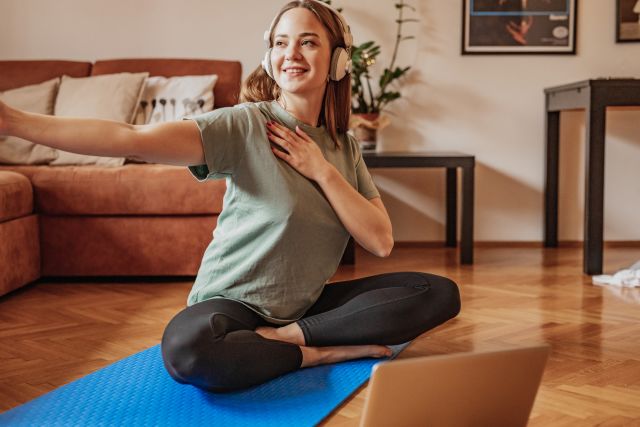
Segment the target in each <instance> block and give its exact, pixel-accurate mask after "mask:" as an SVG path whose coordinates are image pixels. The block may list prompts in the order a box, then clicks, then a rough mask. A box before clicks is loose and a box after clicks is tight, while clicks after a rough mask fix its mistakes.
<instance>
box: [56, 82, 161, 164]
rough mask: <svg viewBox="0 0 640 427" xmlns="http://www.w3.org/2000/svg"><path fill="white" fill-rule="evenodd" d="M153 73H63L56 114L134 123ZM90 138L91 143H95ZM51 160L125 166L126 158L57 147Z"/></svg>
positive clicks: (57, 162)
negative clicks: (99, 74)
mask: <svg viewBox="0 0 640 427" xmlns="http://www.w3.org/2000/svg"><path fill="white" fill-rule="evenodd" d="M148 76H149V73H118V74H105V75H101V76H92V77H81V78H74V77H69V76H62V82H61V83H60V90H59V91H58V97H57V99H56V104H55V108H54V114H55V115H56V116H64V117H86V118H94V119H106V120H115V121H118V122H124V123H133V120H134V118H135V113H136V107H137V105H138V101H139V100H140V96H141V95H142V90H143V89H144V81H145V79H146V78H147V77H148ZM94 143H95V142H94V141H87V144H94ZM57 154H58V157H57V158H56V159H55V160H54V161H53V162H51V163H50V164H51V165H53V166H61V165H99V166H122V165H123V164H124V161H125V158H124V157H117V158H116V157H99V156H87V155H81V154H74V153H69V152H67V151H62V150H57Z"/></svg>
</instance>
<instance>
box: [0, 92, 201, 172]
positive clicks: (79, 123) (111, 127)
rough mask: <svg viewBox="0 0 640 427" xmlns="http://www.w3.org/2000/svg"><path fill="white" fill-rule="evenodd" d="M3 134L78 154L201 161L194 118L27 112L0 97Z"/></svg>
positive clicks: (182, 163) (152, 160) (171, 161)
mask: <svg viewBox="0 0 640 427" xmlns="http://www.w3.org/2000/svg"><path fill="white" fill-rule="evenodd" d="M3 135H13V136H17V137H19V138H23V139H26V140H28V141H31V142H34V143H36V144H42V145H46V146H49V147H52V148H57V149H60V150H64V151H70V152H72V153H77V154H88V155H93V156H105V157H128V158H130V159H135V160H141V161H146V162H150V163H163V164H168V165H177V166H189V165H200V164H203V163H204V162H205V159H204V152H203V149H202V142H201V139H200V130H199V129H198V126H197V125H196V123H195V122H194V121H193V120H183V121H177V122H168V123H159V124H153V125H141V126H135V125H130V124H127V123H120V122H116V121H112V120H101V119H85V118H75V117H56V116H48V115H44V114H35V113H28V112H25V111H21V110H17V109H15V108H11V107H9V106H8V105H6V104H4V103H2V101H0V136H3ZM0 144H2V142H1V141H0Z"/></svg>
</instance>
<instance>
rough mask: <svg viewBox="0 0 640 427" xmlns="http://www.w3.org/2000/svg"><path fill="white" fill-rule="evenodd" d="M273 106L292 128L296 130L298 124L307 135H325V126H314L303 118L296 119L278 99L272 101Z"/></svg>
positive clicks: (279, 116) (280, 117)
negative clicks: (302, 119)
mask: <svg viewBox="0 0 640 427" xmlns="http://www.w3.org/2000/svg"><path fill="white" fill-rule="evenodd" d="M271 106H272V107H273V111H274V112H275V113H276V115H277V116H278V118H279V119H280V120H282V122H283V123H284V124H285V125H286V126H287V127H288V128H290V129H292V130H295V128H296V126H300V129H302V130H303V131H304V132H305V133H306V134H307V135H323V134H325V133H326V129H325V127H324V126H319V127H314V126H310V125H308V124H306V123H304V122H303V121H301V120H298V119H296V118H295V117H294V116H292V115H291V113H289V112H288V111H287V110H285V109H284V108H282V106H281V105H280V104H279V103H278V101H276V100H273V101H271Z"/></svg>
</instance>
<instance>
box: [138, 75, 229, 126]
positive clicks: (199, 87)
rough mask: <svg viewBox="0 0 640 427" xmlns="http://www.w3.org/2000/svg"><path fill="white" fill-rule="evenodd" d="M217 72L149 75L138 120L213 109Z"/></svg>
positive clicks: (166, 118) (173, 117) (159, 119)
mask: <svg viewBox="0 0 640 427" xmlns="http://www.w3.org/2000/svg"><path fill="white" fill-rule="evenodd" d="M217 80H218V76H217V75H216V74H212V75H204V76H179V77H168V78H167V77H149V78H148V79H147V81H146V83H145V88H144V91H143V93H142V98H141V99H140V103H139V105H138V112H137V114H136V119H135V124H137V125H144V124H150V123H161V122H171V121H175V120H181V119H182V118H183V117H185V116H189V115H194V114H200V113H205V112H207V111H211V110H213V101H214V100H213V87H214V86H215V84H216V81H217Z"/></svg>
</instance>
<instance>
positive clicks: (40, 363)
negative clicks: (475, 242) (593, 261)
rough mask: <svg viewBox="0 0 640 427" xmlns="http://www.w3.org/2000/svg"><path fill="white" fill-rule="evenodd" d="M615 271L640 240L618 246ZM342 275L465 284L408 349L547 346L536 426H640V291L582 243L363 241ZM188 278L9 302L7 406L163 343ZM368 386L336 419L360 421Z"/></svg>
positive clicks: (3, 348)
mask: <svg viewBox="0 0 640 427" xmlns="http://www.w3.org/2000/svg"><path fill="white" fill-rule="evenodd" d="M605 254H606V258H605V261H606V263H605V266H606V270H607V271H615V270H617V269H619V268H623V267H625V266H627V265H629V264H630V263H631V262H633V261H635V260H637V259H638V258H640V250H639V249H638V248H637V247H635V248H634V247H627V248H607V250H606V252H605ZM357 258H358V260H357V265H356V266H346V267H345V266H343V267H341V268H340V269H339V271H338V272H337V273H336V275H335V277H334V278H333V280H347V279H350V278H355V277H361V276H366V275H372V274H378V273H383V272H387V271H406V270H414V271H426V272H432V273H435V274H441V275H445V276H448V277H451V278H452V279H453V280H455V281H456V282H457V283H458V284H459V285H460V288H461V294H462V312H461V314H460V316H459V317H458V318H456V319H454V320H452V321H450V322H448V323H447V324H445V325H443V326H440V327H439V328H437V329H435V330H433V331H431V332H428V333H426V334H424V335H423V336H422V337H420V338H418V339H417V340H416V341H415V342H414V343H413V344H412V345H411V346H410V347H409V348H407V349H406V350H405V352H404V354H403V356H402V357H415V356H422V355H432V354H445V353H453V352H460V351H471V350H490V349H498V348H505V347H512V346H515V345H528V344H534V343H541V342H546V343H549V344H550V345H551V346H552V348H553V351H552V356H551V359H550V360H549V363H548V365H547V370H546V372H545V375H544V378H543V384H542V387H541V389H540V391H539V393H538V397H537V400H536V404H535V406H534V409H533V412H532V416H531V422H530V425H532V426H569V425H570V426H575V425H585V426H593V425H599V426H619V425H640V339H638V338H639V337H640V289H636V290H627V291H626V292H619V290H616V289H610V288H602V287H597V286H592V285H591V284H590V278H589V277H587V276H584V275H582V273H581V263H582V258H581V250H580V248H577V247H568V248H560V249H542V248H539V247H534V246H529V247H527V246H526V245H525V247H522V245H520V247H518V246H513V247H505V246H504V245H498V246H493V247H491V246H489V247H487V246H480V247H478V248H477V250H476V264H475V265H473V266H459V265H458V263H457V256H456V252H455V250H454V249H445V248H434V247H432V246H431V245H423V246H418V245H407V244H405V245H402V244H399V245H397V246H396V248H395V249H394V252H393V254H392V255H391V256H390V257H389V258H385V259H380V258H376V257H374V256H372V255H369V254H367V253H365V252H364V251H363V250H361V249H358V253H357ZM190 286H191V282H190V281H183V282H167V281H164V282H157V281H156V282H140V281H137V282H133V281H129V282H126V283H119V282H116V281H115V280H114V281H111V282H104V281H103V282H90V281H83V282H77V281H74V282H73V283H72V282H46V281H40V282H38V283H35V284H32V285H29V286H27V287H25V288H22V289H20V290H18V291H16V292H14V293H12V294H10V295H7V296H5V297H3V298H0V410H1V411H3V410H7V409H9V408H12V407H14V406H16V405H19V404H21V403H24V402H26V401H28V400H31V399H33V398H35V397H37V396H39V395H41V394H43V393H46V392H48V391H50V390H53V389H55V388H57V387H59V386H61V385H63V384H66V383H68V382H70V381H73V380H75V379H77V378H80V377H82V376H84V375H86V374H88V373H90V372H93V371H95V370H97V369H99V368H102V367H104V366H106V365H108V364H110V363H112V362H114V361H116V360H119V359H121V358H123V357H126V356H129V355H131V354H133V353H136V352H138V351H141V350H143V349H145V348H148V347H150V346H153V345H155V344H157V343H158V342H159V340H160V337H161V335H162V330H163V327H164V325H165V324H166V323H167V322H168V321H169V319H170V318H171V317H172V316H173V315H174V314H175V313H176V312H178V311H179V310H180V309H181V308H182V307H183V304H184V302H185V298H186V295H187V293H188V291H189V288H190ZM364 397H365V393H364V388H363V389H362V390H360V391H359V392H358V393H357V394H356V395H355V396H354V397H353V398H351V399H350V400H349V401H347V402H346V403H345V404H344V405H342V406H341V407H340V408H339V409H338V410H337V411H336V412H335V413H334V414H333V416H332V417H330V418H329V419H328V420H327V421H326V423H325V425H327V426H345V425H350V426H351V425H357V421H358V418H359V416H360V412H361V411H362V408H363V404H364Z"/></svg>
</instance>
